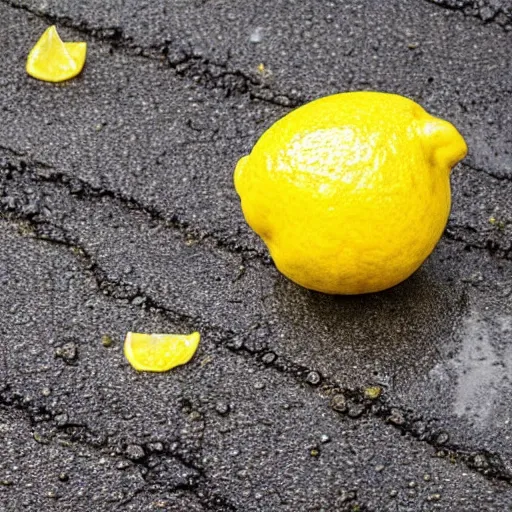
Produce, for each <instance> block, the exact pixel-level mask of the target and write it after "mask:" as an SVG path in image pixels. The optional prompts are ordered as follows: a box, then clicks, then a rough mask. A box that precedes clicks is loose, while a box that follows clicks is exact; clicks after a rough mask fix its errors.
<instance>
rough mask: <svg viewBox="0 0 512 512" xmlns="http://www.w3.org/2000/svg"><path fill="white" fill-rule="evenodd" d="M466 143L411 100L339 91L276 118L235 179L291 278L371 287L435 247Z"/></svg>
mask: <svg viewBox="0 0 512 512" xmlns="http://www.w3.org/2000/svg"><path fill="white" fill-rule="evenodd" d="M466 152H467V146H466V143H465V141H464V139H463V138H462V136H461V135H460V134H459V132H458V131H457V130H456V129H455V127H454V126H453V125H452V124H450V123H448V122H447V121H443V120H441V119H438V118H436V117H433V116H431V115H430V114H428V113H427V112H426V111H425V110H424V109H423V108H422V107H421V106H420V105H418V104H417V103H415V102H413V101H411V100H409V99H407V98H404V97H402V96H398V95H395V94H387V93H379V92H353V93H341V94H336V95H332V96H327V97H324V98H321V99H318V100H315V101H313V102H311V103H308V104H306V105H304V106H302V107H300V108H298V109H296V110H294V111H292V112H291V113H290V114H288V115H287V116H285V117H284V118H282V119H280V120H279V121H277V122H276V123H275V124H274V125H273V126H271V127H270V128H269V129H268V130H267V131H266V132H265V133H264V134H263V135H262V136H261V138H260V139H259V140H258V142H257V143H256V145H255V146H254V148H253V150H252V151H251V153H250V154H249V155H247V156H245V157H242V158H241V159H240V161H239V162H238V164H237V167H236V170H235V176H234V180H235V188H236V190H237V192H238V194H239V196H240V198H241V204H242V210H243V213H244V216H245V219H246V220H247V222H248V224H249V225H250V226H251V227H252V229H254V231H255V232H256V233H257V234H258V235H259V236H260V237H261V238H262V239H263V241H264V242H265V244H266V245H267V246H268V248H269V250H270V253H271V256H272V258H273V259H274V262H275V264H276V266H277V268H278V269H279V270H280V271H281V272H282V273H283V274H284V275H286V276H287V277H288V278H290V279H291V280H292V281H295V282H296V283H298V284H300V285H302V286H304V287H306V288H310V289H312V290H317V291H320V292H325V293H331V294H360V293H369V292H376V291H380V290H384V289H386V288H390V287H392V286H394V285H396V284H398V283H400V282H401V281H403V280H404V279H406V278H407V277H409V276H410V275H411V274H412V273H413V272H414V271H415V270H416V269H417V268H418V267H419V266H420V265H421V264H422V262H423V261H424V260H425V259H426V258H427V256H428V255H429V254H430V253H431V252H432V250H433V249H434V247H435V245H436V244H437V242H438V241H439V238H440V237H441V235H442V233H443V230H444V228H445V226H446V222H447V220H448V215H449V212H450V170H451V168H452V167H453V166H454V165H455V164H456V163H457V162H458V161H459V160H461V159H462V158H464V156H465V155H466Z"/></svg>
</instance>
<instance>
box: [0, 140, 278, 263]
mask: <svg viewBox="0 0 512 512" xmlns="http://www.w3.org/2000/svg"><path fill="white" fill-rule="evenodd" d="M0 151H4V152H5V153H7V154H8V155H9V156H11V158H14V159H15V160H16V163H13V162H12V161H11V160H7V161H5V162H2V161H1V160H0V171H1V170H3V171H4V172H6V173H7V174H6V175H5V176H4V177H3V179H4V180H9V179H12V177H11V173H12V172H17V173H19V174H20V175H21V176H27V177H28V178H29V179H30V180H31V182H32V183H33V184H34V185H35V186H37V185H38V184H40V183H49V184H53V185H56V186H57V187H59V188H62V189H63V190H64V191H65V192H66V193H67V194H69V195H70V196H72V197H74V198H76V199H77V200H79V201H84V200H87V201H97V200H99V199H104V198H107V199H110V200H112V201H113V202H115V203H116V204H118V205H119V206H121V207H122V208H124V209H126V210H129V211H134V212H138V213H142V214H144V215H146V216H147V217H148V218H149V219H150V220H151V221H152V222H154V223H156V224H158V225H159V226H161V227H163V228H164V229H169V230H172V231H174V232H177V233H179V234H180V235H181V236H182V237H183V238H184V239H185V240H186V241H187V242H193V243H207V242H210V244H211V245H212V246H213V247H214V248H216V249H219V250H224V251H227V252H229V253H230V254H237V255H241V256H242V257H243V260H244V261H243V262H244V263H246V262H248V261H250V260H252V259H254V258H258V260H259V261H260V262H261V263H263V264H265V265H270V264H271V260H270V258H269V256H268V254H267V253H266V252H262V251H258V250H256V249H249V248H247V247H244V246H243V245H240V244H239V243H237V242H235V241H229V240H225V239H222V238H219V237H217V236H216V235H215V234H214V233H208V232H204V231H201V230H200V229H199V228H197V227H194V226H192V225H190V223H188V222H187V221H184V220H182V219H180V218H179V217H178V216H177V215H176V214H172V215H171V216H170V217H166V216H164V215H163V214H162V213H161V212H160V211H159V210H158V209H157V208H154V207H152V206H149V205H147V204H144V203H142V202H140V201H139V200H137V199H135V198H134V197H131V196H127V195H124V194H122V193H121V192H119V191H115V190H109V189H106V188H103V187H97V186H94V185H92V184H90V183H88V182H87V181H85V180H82V179H80V178H76V177H71V176H68V175H67V174H65V173H62V172H59V171H57V170H56V169H55V168H54V167H53V166H51V165H49V164H47V163H45V162H41V161H38V160H33V159H32V158H30V159H29V158H27V155H26V154H24V153H20V152H19V151H15V150H13V149H11V148H8V147H6V146H2V145H0ZM1 178H2V177H1V176H0V179H1ZM1 184H2V182H1V181H0V185H1ZM0 192H2V189H1V188H0ZM0 201H2V195H1V194H0ZM2 202H3V201H2ZM3 206H4V209H6V210H9V209H10V206H9V205H5V204H4V205H3ZM37 213H38V212H37V211H34V212H33V215H35V214H37ZM54 227H57V226H54Z"/></svg>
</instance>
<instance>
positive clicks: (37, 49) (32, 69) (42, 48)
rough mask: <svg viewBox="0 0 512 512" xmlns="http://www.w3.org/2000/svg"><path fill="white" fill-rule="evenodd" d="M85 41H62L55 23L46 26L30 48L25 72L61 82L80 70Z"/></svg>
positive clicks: (85, 52) (43, 78)
mask: <svg viewBox="0 0 512 512" xmlns="http://www.w3.org/2000/svg"><path fill="white" fill-rule="evenodd" d="M86 54H87V43H83V42H78V43H63V42H62V40H61V38H60V37H59V34H58V33H57V29H56V28H55V25H52V26H51V27H48V28H47V29H46V30H45V31H44V33H43V35H42V36H41V37H40V39H39V41H37V43H36V44H35V46H34V47H33V48H32V50H30V53H29V54H28V58H27V65H26V70H27V73H28V74H29V75H30V76H32V77H34V78H37V79H38V80H44V81H46V82H63V81H64V80H69V79H70V78H73V77H75V76H76V75H78V74H79V73H80V71H82V69H83V67H84V64H85V56H86Z"/></svg>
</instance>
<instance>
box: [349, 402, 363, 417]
mask: <svg viewBox="0 0 512 512" xmlns="http://www.w3.org/2000/svg"><path fill="white" fill-rule="evenodd" d="M363 413H364V405H363V404H350V405H349V407H348V415H349V416H350V417H351V418H359V417H360V416H362V415H363Z"/></svg>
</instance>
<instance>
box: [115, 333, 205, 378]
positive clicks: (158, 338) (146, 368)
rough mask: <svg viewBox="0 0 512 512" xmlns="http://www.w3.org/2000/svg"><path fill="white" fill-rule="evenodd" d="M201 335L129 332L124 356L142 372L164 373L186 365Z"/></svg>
mask: <svg viewBox="0 0 512 512" xmlns="http://www.w3.org/2000/svg"><path fill="white" fill-rule="evenodd" d="M200 338H201V335H200V334H199V333H198V332H193V333H192V334H188V335H187V334H141V333H137V332H129V333H128V334H127V335H126V339H125V341H124V355H125V356H126V359H128V361H129V363H130V364H131V365H132V366H133V367H134V368H135V369H136V370H139V371H143V372H166V371H168V370H170V369H171V368H174V367H175V366H180V365H182V364H185V363H188V362H189V361H190V360H191V359H192V357H193V356H194V354H195V352H196V350H197V347H198V345H199V340H200Z"/></svg>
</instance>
